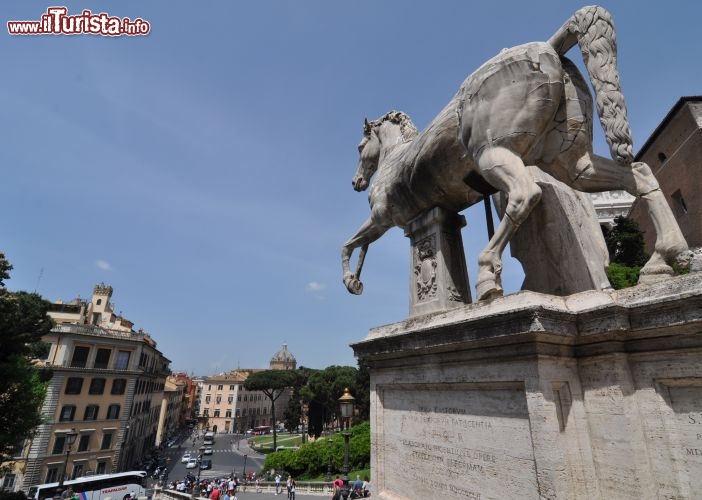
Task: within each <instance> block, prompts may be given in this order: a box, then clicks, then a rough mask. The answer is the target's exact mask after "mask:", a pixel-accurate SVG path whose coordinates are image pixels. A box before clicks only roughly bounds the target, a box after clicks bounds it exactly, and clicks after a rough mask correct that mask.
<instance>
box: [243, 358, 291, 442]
mask: <svg viewBox="0 0 702 500" xmlns="http://www.w3.org/2000/svg"><path fill="white" fill-rule="evenodd" d="M296 380H297V374H296V373H295V371H292V370H263V371H260V372H253V373H252V374H251V375H249V376H248V377H247V378H246V380H245V381H244V387H245V388H246V390H247V391H261V392H263V394H265V395H266V397H267V398H268V399H270V400H271V418H272V419H273V426H272V427H273V449H274V450H275V449H276V448H277V447H278V438H277V430H276V427H277V426H276V416H275V401H276V400H277V399H278V398H279V397H280V396H281V394H283V392H285V390H286V389H288V388H290V387H293V386H294V385H295V381H296Z"/></svg>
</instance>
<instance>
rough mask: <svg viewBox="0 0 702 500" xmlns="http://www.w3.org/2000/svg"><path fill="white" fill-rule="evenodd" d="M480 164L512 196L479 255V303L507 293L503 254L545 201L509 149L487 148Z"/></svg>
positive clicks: (487, 174)
mask: <svg viewBox="0 0 702 500" xmlns="http://www.w3.org/2000/svg"><path fill="white" fill-rule="evenodd" d="M477 163H478V167H479V168H480V173H481V174H482V176H483V177H484V178H485V180H486V181H487V182H489V183H490V184H491V185H493V186H495V187H496V188H497V189H499V190H500V191H502V192H503V193H505V194H506V195H507V196H508V203H507V208H506V209H505V214H504V216H503V217H502V220H501V221H500V224H499V226H498V227H497V230H496V231H495V234H494V235H493V236H492V238H490V241H489V242H488V244H487V246H486V247H485V248H484V249H483V251H482V252H480V255H479V256H478V278H477V283H476V285H475V288H476V292H477V296H478V300H489V299H492V298H495V297H499V296H501V295H502V294H503V290H502V280H501V277H500V275H501V273H502V253H503V252H504V250H505V247H506V246H507V243H509V241H510V239H511V238H512V236H513V235H514V233H515V232H516V230H517V229H518V228H519V226H520V225H521V223H522V222H524V220H525V219H526V218H527V216H528V215H529V214H530V213H531V211H532V209H533V208H534V207H535V206H536V204H537V203H538V202H539V200H540V199H541V188H539V186H538V185H537V184H536V182H534V179H533V178H532V176H531V174H530V173H529V171H528V170H527V169H526V167H525V166H524V162H522V160H521V158H519V157H518V156H517V155H515V154H514V153H512V152H511V151H510V150H508V149H506V148H502V147H493V148H489V149H487V150H486V151H485V152H484V153H483V154H482V155H481V156H480V158H479V159H478V162H477Z"/></svg>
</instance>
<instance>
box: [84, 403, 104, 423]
mask: <svg viewBox="0 0 702 500" xmlns="http://www.w3.org/2000/svg"><path fill="white" fill-rule="evenodd" d="M99 411H100V407H99V406H98V405H88V406H86V407H85V415H83V420H97V418H98V412H99Z"/></svg>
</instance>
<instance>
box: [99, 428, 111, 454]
mask: <svg viewBox="0 0 702 500" xmlns="http://www.w3.org/2000/svg"><path fill="white" fill-rule="evenodd" d="M111 446H112V433H111V432H106V433H104V434H103V435H102V444H101V445H100V449H101V450H109V449H110V447H111Z"/></svg>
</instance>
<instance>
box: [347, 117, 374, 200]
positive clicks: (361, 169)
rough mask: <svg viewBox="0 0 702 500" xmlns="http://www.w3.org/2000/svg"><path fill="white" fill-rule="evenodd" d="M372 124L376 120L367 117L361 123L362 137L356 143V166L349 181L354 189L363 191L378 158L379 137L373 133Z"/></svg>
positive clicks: (368, 182)
mask: <svg viewBox="0 0 702 500" xmlns="http://www.w3.org/2000/svg"><path fill="white" fill-rule="evenodd" d="M374 124H375V126H377V124H376V121H373V122H371V123H369V122H368V118H366V119H365V121H364V123H363V138H362V139H361V142H360V143H359V144H358V154H359V155H360V158H359V160H358V168H357V169H356V174H355V175H354V176H353V179H352V181H351V183H352V184H353V188H354V189H355V190H356V191H365V190H366V188H367V187H368V184H370V180H371V177H373V174H374V173H375V171H376V170H377V169H378V161H379V160H380V139H379V138H378V135H377V134H376V133H375V130H374Z"/></svg>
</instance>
